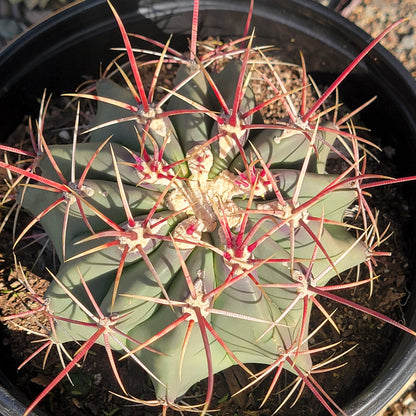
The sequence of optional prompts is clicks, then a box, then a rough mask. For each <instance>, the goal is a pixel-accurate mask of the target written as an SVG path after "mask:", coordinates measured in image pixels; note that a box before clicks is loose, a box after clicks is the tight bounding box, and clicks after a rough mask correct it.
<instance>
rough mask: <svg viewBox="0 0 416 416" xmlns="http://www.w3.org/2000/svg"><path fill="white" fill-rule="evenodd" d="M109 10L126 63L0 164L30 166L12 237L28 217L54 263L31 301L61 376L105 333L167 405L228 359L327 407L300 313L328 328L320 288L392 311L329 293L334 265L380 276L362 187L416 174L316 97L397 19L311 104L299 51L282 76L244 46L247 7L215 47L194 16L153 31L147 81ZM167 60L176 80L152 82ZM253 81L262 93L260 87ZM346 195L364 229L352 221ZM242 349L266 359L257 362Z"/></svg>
mask: <svg viewBox="0 0 416 416" xmlns="http://www.w3.org/2000/svg"><path fill="white" fill-rule="evenodd" d="M197 3H198V2H195V11H194V17H197V12H198V4H197ZM109 7H110V9H111V10H112V12H113V14H114V20H115V24H117V25H118V27H119V30H120V34H121V38H122V40H123V43H124V48H123V51H124V52H125V54H126V55H127V57H128V64H129V66H128V67H127V66H124V67H123V68H124V69H122V67H121V66H119V65H118V62H117V72H118V74H117V75H113V76H110V75H109V73H111V71H107V72H106V73H105V75H104V76H103V77H102V78H101V79H100V80H98V81H97V82H96V83H95V85H94V88H95V89H94V91H92V89H86V90H85V91H81V92H78V93H74V94H68V95H70V96H71V97H73V98H74V99H75V100H77V101H78V100H84V101H85V100H89V101H91V102H94V103H96V104H97V110H96V114H95V117H94V120H93V122H92V124H91V125H90V126H89V127H88V130H87V132H83V133H84V134H83V135H82V134H81V131H79V127H78V124H79V112H78V113H77V114H76V115H74V120H75V128H74V136H73V143H72V144H55V145H48V144H47V140H45V139H44V137H43V132H42V124H41V123H38V126H37V128H38V131H37V137H38V145H39V146H38V153H37V155H36V156H35V157H34V159H33V160H34V162H33V163H32V165H31V166H29V167H28V168H27V170H25V171H24V170H23V169H22V168H20V167H19V165H16V166H12V165H9V164H6V163H3V162H1V163H2V167H5V168H6V169H9V170H10V171H11V172H13V173H16V174H19V175H23V177H26V178H27V179H28V182H29V180H30V181H31V183H30V185H29V186H21V187H20V191H19V193H18V195H17V199H18V201H19V203H21V205H22V206H23V207H24V208H25V209H27V210H28V211H30V212H31V214H32V215H33V217H34V220H33V221H32V222H31V223H30V224H29V226H28V227H26V229H25V230H24V231H23V233H22V235H21V236H20V237H19V240H20V239H21V238H22V237H23V235H24V234H26V233H27V232H28V231H29V229H30V228H31V226H33V224H34V223H35V222H37V221H39V222H40V223H41V225H42V227H43V229H44V230H45V232H46V233H47V235H48V237H49V238H50V240H51V241H52V243H53V245H54V247H55V250H56V253H57V255H58V257H59V259H60V261H61V266H60V268H59V271H58V273H57V274H56V275H54V276H53V277H52V278H53V280H52V282H51V284H50V286H49V288H48V289H47V292H46V294H45V295H44V297H43V298H42V299H40V298H37V301H38V302H39V303H41V309H40V310H41V313H43V314H45V315H46V316H47V317H48V318H50V323H51V329H50V342H51V343H52V344H55V345H57V346H60V345H62V344H65V343H66V342H69V341H77V342H79V343H80V345H81V347H80V349H79V351H78V353H77V355H75V357H74V358H73V360H72V361H71V362H70V364H68V366H67V367H66V368H65V369H64V370H63V371H62V373H61V374H60V375H58V376H57V379H56V382H58V381H59V380H60V379H61V378H63V377H64V376H65V374H66V373H68V372H69V370H70V369H71V368H72V367H73V366H74V365H75V364H76V363H77V362H78V361H79V360H81V359H82V357H83V356H84V355H85V354H86V352H87V351H88V349H89V348H90V347H91V345H92V344H93V343H99V344H101V345H103V346H104V347H105V349H106V352H107V355H108V357H109V361H110V364H111V366H112V369H113V371H114V374H115V377H116V380H117V382H118V384H119V386H120V388H121V390H122V392H123V395H125V396H127V397H128V398H129V400H133V401H137V403H141V404H143V403H144V404H149V405H155V404H160V405H162V407H163V411H164V412H166V409H167V408H168V407H172V408H174V409H181V405H180V400H181V397H182V396H183V395H184V394H185V393H186V392H187V390H189V388H190V387H192V386H193V385H194V384H195V383H197V382H198V381H200V380H203V379H206V378H207V379H208V383H207V386H208V387H207V392H206V397H205V400H204V401H203V403H202V405H201V406H200V407H196V409H197V410H198V411H201V412H202V413H204V412H206V411H207V410H208V409H209V405H210V401H211V398H212V395H213V390H214V389H215V382H214V375H215V374H216V373H218V372H220V371H222V370H224V369H226V368H228V367H231V366H233V365H239V366H240V367H241V368H242V369H243V370H244V371H246V372H247V374H248V377H249V379H250V380H251V381H250V384H249V386H251V385H254V384H256V383H258V382H260V381H262V380H263V379H264V377H266V376H267V375H268V374H275V379H274V380H273V382H272V384H271V386H270V389H269V391H268V393H267V396H266V398H265V400H266V399H267V398H268V396H269V395H270V394H271V393H272V391H273V389H274V387H275V384H276V380H277V378H278V377H279V375H280V373H281V372H282V370H287V371H290V372H292V373H293V374H294V376H295V377H296V378H297V380H298V381H299V383H300V384H302V385H306V386H307V387H309V388H310V389H311V390H312V391H313V393H314V394H315V395H316V397H317V398H318V400H319V401H320V402H321V403H322V404H323V406H324V407H325V408H326V409H327V410H328V412H329V413H330V414H333V415H335V414H336V412H337V411H338V407H337V406H336V404H335V403H334V402H333V401H332V400H331V399H329V398H328V397H326V395H325V394H323V393H322V390H321V388H320V386H317V384H316V383H317V382H316V381H315V380H314V379H313V378H312V377H311V373H312V371H313V353H314V352H315V349H314V348H315V347H314V346H313V342H312V339H313V336H314V334H315V333H316V331H319V328H320V326H319V325H318V327H316V326H313V325H309V321H310V313H311V310H312V308H318V309H319V310H320V311H321V312H322V319H321V322H322V325H323V324H327V325H334V326H335V323H334V322H333V320H332V317H331V312H332V311H329V312H328V311H326V310H325V309H324V307H323V306H322V304H321V303H320V301H319V297H321V296H324V297H327V298H330V299H332V300H334V301H336V302H339V303H340V304H345V305H347V306H351V307H354V308H356V309H359V310H362V311H363V312H366V313H370V314H373V315H374V316H376V317H378V318H380V319H382V320H387V319H388V318H387V317H385V316H383V315H381V314H380V313H377V312H373V311H370V310H367V309H366V308H364V307H361V306H360V305H356V304H353V303H352V302H350V301H345V300H343V299H342V298H340V297H339V296H337V295H335V294H333V293H332V292H333V290H335V289H339V288H342V286H343V283H342V281H339V277H340V276H341V274H342V272H344V271H347V270H350V269H352V268H355V267H356V266H359V265H361V264H364V265H367V266H368V268H369V274H368V275H367V276H366V277H364V278H361V281H358V282H357V283H356V284H354V285H356V286H360V285H361V284H363V283H366V282H367V283H369V282H370V281H372V279H373V277H374V275H373V269H372V266H371V265H372V263H373V257H374V256H375V255H377V254H375V253H376V250H375V246H374V244H373V243H374V240H375V239H377V238H378V239H379V240H382V238H380V235H379V231H378V230H377V224H376V216H375V215H374V213H373V212H372V211H371V209H370V208H369V206H368V204H367V200H366V197H367V196H366V194H367V192H368V190H370V189H371V187H374V186H380V185H386V184H390V183H396V182H400V181H404V180H409V179H413V178H404V179H400V180H395V179H391V178H385V177H383V176H381V175H375V174H367V173H366V172H365V166H366V164H365V161H366V157H367V153H366V152H365V151H363V149H364V148H365V147H366V146H371V144H369V143H367V141H366V140H364V139H362V138H361V137H360V136H359V135H358V133H356V132H355V130H354V126H353V123H352V120H351V118H350V117H349V116H348V115H347V116H343V117H341V116H339V117H338V118H337V111H338V103H337V102H336V103H333V107H332V108H330V109H329V110H328V109H325V107H323V105H324V104H326V103H327V98H328V96H329V95H330V94H331V93H332V92H333V91H334V90H335V88H336V87H337V86H338V85H339V83H340V82H341V81H342V79H343V78H345V76H347V75H348V74H349V73H350V72H351V71H352V70H353V69H354V67H355V66H356V65H357V64H358V62H359V61H360V60H361V59H362V58H363V57H364V56H365V54H366V53H367V52H368V51H369V50H371V48H372V47H373V46H374V45H375V44H376V43H378V42H379V41H380V39H381V38H382V37H383V36H384V35H385V34H386V33H388V30H392V28H389V29H388V30H386V31H385V32H383V33H382V34H381V35H380V37H379V38H378V39H376V40H375V41H374V42H373V43H372V44H370V45H369V47H368V50H367V51H364V52H363V54H361V55H359V56H358V57H357V59H356V60H355V61H353V62H352V64H351V65H350V66H348V67H347V68H346V69H345V71H344V72H343V73H342V74H341V76H340V77H339V79H337V80H336V81H335V82H334V84H332V85H331V86H330V87H329V89H328V90H326V91H324V93H323V94H322V95H321V96H320V98H317V99H316V101H315V103H312V104H311V105H310V106H309V107H308V106H307V105H306V91H307V89H308V88H309V82H308V80H307V76H306V72H305V71H306V67H305V65H304V64H303V65H302V67H300V68H299V73H300V74H301V75H300V76H301V79H302V80H303V81H302V86H301V88H299V89H298V90H296V91H287V89H286V87H285V86H284V83H283V81H282V80H281V79H280V77H279V75H278V73H277V72H276V71H275V70H274V68H275V65H277V64H276V61H275V59H274V58H271V57H268V55H267V51H263V49H262V48H261V47H260V48H259V47H257V46H256V47H255V46H253V37H252V36H250V34H251V32H249V31H248V27H249V23H250V21H249V18H248V19H247V23H248V24H247V28H246V30H245V32H244V33H242V38H241V39H239V40H237V41H236V42H229V43H225V44H224V43H221V44H218V45H216V46H215V47H214V49H212V50H209V49H208V48H204V46H199V48H198V49H197V48H196V46H195V45H196V38H195V34H194V32H196V26H193V29H194V30H193V33H192V37H191V42H190V45H191V46H190V52H189V54H185V55H183V54H181V53H179V52H177V51H175V50H174V49H173V48H171V47H170V45H169V43H167V44H157V43H156V42H154V41H152V40H148V41H149V42H150V44H152V46H153V47H156V48H159V49H157V53H156V54H155V55H156V58H155V57H154V56H152V55H151V56H150V58H149V60H152V61H153V63H152V65H153V68H154V69H152V71H153V75H152V77H151V81H150V82H149V85H147V84H146V83H145V82H144V81H143V80H142V76H143V73H144V71H143V67H142V66H141V64H137V63H136V58H135V54H136V55H138V54H139V53H141V52H142V51H141V50H139V51H137V50H135V49H134V48H133V47H132V43H133V39H134V38H133V36H131V35H128V34H127V32H126V30H125V28H124V25H123V22H122V21H121V19H120V17H119V16H118V14H117V11H116V9H115V8H114V7H113V6H112V5H111V4H110V3H109ZM249 15H250V14H249ZM190 24H191V22H190ZM172 63H173V64H174V66H176V69H175V70H176V77H175V79H174V81H173V85H171V87H170V88H167V87H161V88H160V89H159V90H157V85H158V82H159V78H160V77H161V75H160V73H161V72H162V73H163V72H165V69H164V68H165V67H166V65H170V66H172ZM114 66H115V65H114ZM264 68H266V69H268V70H269V72H267V73H266V72H262V71H264ZM128 73H131V74H130V75H129V74H128ZM120 74H121V75H120ZM255 79H257V80H258V79H261V80H262V82H263V84H264V85H268V86H269V88H270V90H271V91H272V96H271V98H268V99H267V101H265V102H257V101H256V98H255V93H254V89H255V88H256V87H255V85H257V84H255V82H254V80H255ZM156 93H158V94H156ZM295 95H297V96H298V97H300V104H297V103H294V101H293V97H294V96H295ZM156 96H157V97H158V98H157V99H156V98H155V97H156ZM275 103H278V105H280V106H281V107H283V108H284V109H285V112H286V116H285V117H284V118H282V119H280V120H278V121H273V122H270V121H267V120H263V119H262V117H261V116H260V112H261V110H263V109H266V108H268V106H269V105H271V104H275ZM42 106H43V104H42ZM42 116H43V115H42V114H41V117H40V118H39V119H41V118H42ZM84 137H87V138H88V139H87V140H84ZM329 156H331V157H337V158H339V160H340V165H342V166H344V167H343V170H342V171H341V172H340V173H336V174H329V173H327V169H326V166H327V159H328V157H329ZM354 204H356V205H357V207H358V208H357V209H356V212H357V215H358V216H361V218H362V220H361V225H360V226H356V225H352V224H350V223H349V222H348V221H349V220H348V218H346V211H347V209H349V208H351V207H352V206H354ZM374 236H376V237H374ZM333 278H337V279H338V280H337V283H336V285H337V286H335V285H334V286H332V285H333V283H330V280H331V279H333ZM345 285H346V286H345V287H347V284H345ZM350 285H351V284H350ZM354 285H352V286H354ZM317 295H319V296H317ZM389 322H390V321H389ZM390 323H392V324H393V325H396V326H398V327H400V328H401V329H403V330H405V331H407V332H410V333H412V334H413V335H414V333H413V331H411V330H408V329H407V328H405V327H404V326H402V325H400V324H398V323H396V322H390ZM323 349H325V348H323ZM321 350H322V348H321ZM113 352H117V353H119V354H121V355H122V357H123V358H124V359H132V360H133V361H134V362H135V363H136V364H137V365H138V366H139V367H141V368H142V369H144V370H145V371H146V372H147V373H148V375H149V377H150V379H151V381H152V383H153V387H154V391H155V400H154V401H150V402H146V401H144V400H142V399H141V398H136V397H133V396H130V395H129V392H128V391H126V389H125V387H124V384H123V381H122V379H121V378H120V376H119V374H118V371H117V364H116V361H115V358H114V356H113ZM248 364H263V365H264V370H262V371H261V372H259V373H257V374H253V373H252V372H251V370H250V369H249V368H248V367H247V365H248ZM312 380H313V381H312ZM52 384H54V383H52ZM55 384H56V383H55ZM52 387H53V385H51V386H49V387H47V388H46V389H45V391H44V393H42V394H41V395H40V396H39V398H38V399H37V400H35V402H34V403H33V404H32V406H31V407H30V408H29V409H28V411H30V410H31V409H32V408H33V407H34V406H35V405H36V404H37V403H38V402H39V401H40V400H41V399H43V397H44V395H45V394H46V393H47V392H49V390H51V389H52Z"/></svg>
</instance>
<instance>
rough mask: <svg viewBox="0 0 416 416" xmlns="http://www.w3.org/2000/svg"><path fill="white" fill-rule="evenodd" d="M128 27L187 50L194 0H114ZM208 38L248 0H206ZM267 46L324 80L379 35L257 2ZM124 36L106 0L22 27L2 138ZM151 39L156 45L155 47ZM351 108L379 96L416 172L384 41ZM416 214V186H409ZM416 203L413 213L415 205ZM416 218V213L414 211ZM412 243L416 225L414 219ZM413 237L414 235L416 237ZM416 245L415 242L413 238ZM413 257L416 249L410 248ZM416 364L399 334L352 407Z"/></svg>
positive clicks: (370, 117) (369, 400)
mask: <svg viewBox="0 0 416 416" xmlns="http://www.w3.org/2000/svg"><path fill="white" fill-rule="evenodd" d="M112 1H113V4H114V5H115V7H116V8H117V10H118V12H119V14H120V15H121V17H122V20H123V21H124V22H125V24H126V26H127V29H128V31H132V32H140V33H142V34H144V35H146V36H148V37H150V38H158V39H161V40H162V41H163V40H166V39H167V38H168V36H169V34H171V33H174V34H175V35H176V36H175V37H174V43H173V46H174V47H176V48H179V49H182V50H183V49H184V48H186V45H187V40H186V39H187V34H188V33H189V28H190V21H191V11H192V1H191V0H177V1H175V0H112ZM200 3H201V4H200V9H201V15H200V37H201V38H204V37H206V36H208V35H215V36H220V37H222V38H228V37H232V36H234V37H236V36H239V35H241V33H242V30H243V28H244V22H245V19H246V13H247V9H248V3H249V2H248V0H247V1H245V0H244V1H243V0H227V1H223V0H201V1H200ZM253 26H255V27H256V42H257V43H258V44H270V43H272V44H275V45H277V46H279V47H280V48H281V49H280V51H279V56H280V57H281V58H282V59H284V60H285V59H287V60H289V61H293V60H296V59H297V57H298V56H299V55H298V51H299V50H301V51H302V52H303V54H304V56H305V60H306V62H307V66H308V70H309V72H310V73H311V74H312V76H313V77H314V78H315V79H316V80H318V82H323V83H325V82H326V83H328V82H330V81H331V80H334V79H335V77H336V76H337V75H338V74H339V73H340V72H341V71H342V70H343V69H344V68H345V67H346V66H347V65H348V63H349V62H350V61H351V60H352V59H353V58H354V57H355V56H356V55H357V54H358V53H359V52H360V51H361V50H362V49H364V47H365V46H366V45H367V44H368V42H369V40H370V37H369V36H368V35H367V34H366V33H364V32H363V31H362V30H360V29H358V28H357V27H356V26H354V25H353V24H351V23H350V22H348V21H347V20H345V19H343V18H342V17H340V16H339V15H337V14H336V13H334V12H332V11H331V10H328V9H326V8H324V7H322V6H320V5H319V4H316V3H314V2H312V1H310V0H256V1H255V9H254V16H253ZM120 44H121V38H120V34H119V32H118V30H117V27H116V24H115V22H114V18H113V16H112V15H111V13H110V10H109V7H108V5H107V4H106V2H105V1H104V0H86V1H84V2H81V3H78V4H76V5H73V6H71V7H68V8H67V9H65V10H63V11H62V12H60V13H58V14H56V15H55V16H53V17H52V18H50V19H48V20H47V21H45V22H43V23H41V24H39V25H38V26H36V27H35V28H33V29H32V30H30V31H29V32H27V33H25V34H23V35H22V36H21V37H20V38H18V39H17V40H16V41H15V42H14V43H13V44H11V45H10V46H9V47H8V48H7V49H5V50H3V51H2V52H1V53H0V114H1V123H0V138H3V139H4V138H6V137H7V135H8V134H9V133H10V132H11V131H12V130H13V129H14V128H15V127H16V126H17V125H18V123H20V122H21V120H22V117H23V116H24V115H25V114H28V113H33V114H36V113H37V111H38V102H37V98H38V97H40V96H41V94H42V92H43V90H44V88H47V90H48V91H52V92H55V93H61V92H67V91H73V90H74V88H75V87H76V86H77V85H78V84H79V83H80V80H81V79H82V76H83V75H92V76H97V75H98V72H99V63H100V62H103V63H104V64H105V63H107V62H109V60H110V59H111V58H112V57H114V56H115V52H112V51H110V48H111V47H116V46H119V45H120ZM146 46H148V45H146ZM340 95H341V97H342V101H343V102H344V103H346V104H347V105H348V106H349V107H350V108H354V107H356V106H357V105H359V104H361V103H363V102H364V101H365V100H367V99H369V98H371V97H373V96H374V95H377V96H378V99H377V101H376V102H375V103H373V104H372V105H371V107H370V108H369V109H367V110H365V111H364V112H363V113H362V119H363V121H364V123H365V124H366V126H367V127H369V128H371V130H372V131H373V134H374V135H376V136H378V137H380V138H381V139H382V140H383V142H384V144H389V145H391V146H394V147H395V149H396V161H397V166H398V167H399V171H400V174H401V175H410V174H412V173H413V174H414V173H415V169H414V166H415V164H414V157H415V154H416V105H415V103H416V83H415V81H414V80H413V78H412V77H411V76H410V75H409V73H408V72H407V71H406V70H405V69H404V68H403V67H402V65H401V64H400V63H399V62H398V61H396V60H395V59H394V58H393V57H392V56H391V55H390V54H389V53H388V52H387V51H386V50H385V49H383V48H382V47H380V46H378V47H376V48H375V49H374V50H373V51H372V52H371V53H370V54H369V55H368V57H367V58H366V59H365V60H364V62H363V63H362V64H360V65H359V66H358V67H357V68H356V69H355V70H354V72H353V73H352V74H351V75H350V76H349V77H348V78H347V80H346V81H345V82H344V83H343V84H342V86H341V88H340ZM406 195H407V196H408V203H409V206H410V209H411V211H410V212H413V213H415V212H416V211H415V204H414V201H416V198H415V190H414V187H412V186H411V185H407V186H406ZM412 210H413V211H412ZM414 217H416V216H415V215H414ZM406 227H408V229H409V242H410V247H411V250H413V245H412V240H411V238H412V236H413V235H414V231H415V230H416V227H415V223H412V222H411V223H408V224H406ZM413 240H414V238H413ZM413 244H414V243H413ZM408 255H409V258H414V257H415V256H414V251H413V252H410V253H408ZM413 292H414V295H412V296H411V299H410V301H409V304H408V310H407V312H408V322H409V323H410V325H411V326H412V327H416V316H415V310H416V292H415V290H413ZM415 372H416V339H414V338H412V337H410V336H406V335H403V334H402V333H398V334H397V342H396V343H395V344H394V348H393V350H392V354H391V357H390V359H389V360H388V361H387V363H386V364H385V365H384V367H383V370H382V371H381V373H380V375H379V376H378V377H377V379H376V380H375V381H374V382H373V383H372V384H371V385H370V386H369V387H368V388H367V389H366V390H365V391H364V392H363V393H362V394H361V395H360V396H359V397H356V398H351V403H350V405H348V406H347V407H346V408H345V411H346V413H347V414H348V415H350V416H374V415H375V414H376V413H377V412H378V411H379V410H380V409H381V408H383V406H385V405H386V404H387V403H388V402H389V401H390V400H391V398H392V397H393V396H395V394H396V393H397V392H398V391H399V390H400V388H401V387H402V386H403V385H404V384H405V383H406V382H407V381H408V379H409V378H410V377H411V376H412V374H413V373H415ZM8 389H9V386H6V389H3V390H0V413H1V414H3V415H10V416H17V415H21V414H22V412H23V409H24V406H23V405H21V404H19V402H18V401H16V400H15V399H14V398H13V397H12V396H10V394H9V391H8Z"/></svg>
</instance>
